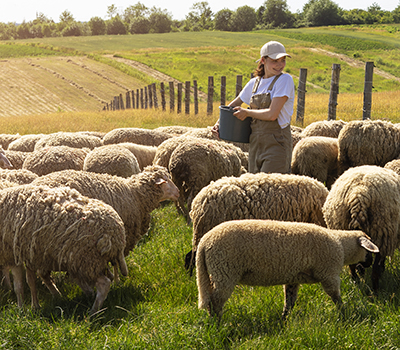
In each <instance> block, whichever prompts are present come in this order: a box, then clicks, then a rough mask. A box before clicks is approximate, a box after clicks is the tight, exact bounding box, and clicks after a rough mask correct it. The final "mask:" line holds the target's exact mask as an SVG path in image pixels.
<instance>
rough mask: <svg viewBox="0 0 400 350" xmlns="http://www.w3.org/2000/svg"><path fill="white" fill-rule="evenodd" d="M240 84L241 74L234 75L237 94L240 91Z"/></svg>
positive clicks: (241, 81)
mask: <svg viewBox="0 0 400 350" xmlns="http://www.w3.org/2000/svg"><path fill="white" fill-rule="evenodd" d="M242 84H243V75H237V76H236V95H235V97H236V96H237V95H239V93H240V91H242Z"/></svg>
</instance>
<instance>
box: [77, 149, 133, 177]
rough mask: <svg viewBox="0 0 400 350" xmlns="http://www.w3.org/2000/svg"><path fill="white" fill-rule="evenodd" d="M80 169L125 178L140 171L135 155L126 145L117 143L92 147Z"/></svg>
mask: <svg viewBox="0 0 400 350" xmlns="http://www.w3.org/2000/svg"><path fill="white" fill-rule="evenodd" d="M81 169H83V170H84V171H91V172H94V173H106V174H110V175H117V176H121V177H125V178H127V177H130V176H132V175H134V174H137V173H139V172H140V168H139V163H138V161H137V159H136V157H135V156H134V155H133V154H132V152H131V151H129V150H128V149H127V148H126V147H123V146H120V145H119V144H110V145H104V146H101V147H97V148H95V149H93V150H92V151H90V152H89V153H88V154H87V155H86V157H85V158H84V161H83V167H82V168H81ZM77 170H79V169H77Z"/></svg>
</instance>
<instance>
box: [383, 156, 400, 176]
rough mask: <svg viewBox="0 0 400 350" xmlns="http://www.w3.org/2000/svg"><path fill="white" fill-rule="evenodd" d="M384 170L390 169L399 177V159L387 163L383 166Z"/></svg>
mask: <svg viewBox="0 0 400 350" xmlns="http://www.w3.org/2000/svg"><path fill="white" fill-rule="evenodd" d="M384 168H385V169H391V170H393V171H394V172H395V173H396V174H398V175H400V159H393V160H391V161H390V162H387V163H386V164H385V166H384Z"/></svg>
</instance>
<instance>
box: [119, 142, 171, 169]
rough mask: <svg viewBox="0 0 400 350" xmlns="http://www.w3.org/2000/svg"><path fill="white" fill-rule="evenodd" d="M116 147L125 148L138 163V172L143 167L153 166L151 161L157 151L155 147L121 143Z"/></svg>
mask: <svg viewBox="0 0 400 350" xmlns="http://www.w3.org/2000/svg"><path fill="white" fill-rule="evenodd" d="M118 145H119V146H122V147H125V148H127V149H128V150H129V151H131V152H132V154H133V155H134V156H135V157H136V159H137V161H138V163H139V168H140V170H143V169H144V168H145V167H147V166H149V165H152V164H153V160H154V157H155V155H156V152H157V149H158V147H156V146H147V145H140V144H138V143H133V142H122V143H118ZM167 166H168V164H167Z"/></svg>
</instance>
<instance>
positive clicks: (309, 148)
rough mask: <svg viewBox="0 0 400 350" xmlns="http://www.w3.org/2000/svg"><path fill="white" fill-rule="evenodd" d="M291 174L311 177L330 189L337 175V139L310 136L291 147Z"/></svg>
mask: <svg viewBox="0 0 400 350" xmlns="http://www.w3.org/2000/svg"><path fill="white" fill-rule="evenodd" d="M292 174H298V175H306V176H310V177H313V178H315V179H317V180H318V181H321V182H322V183H325V185H326V187H327V188H328V189H330V188H331V186H332V184H333V183H334V181H335V180H336V178H337V177H338V139H336V138H333V137H325V136H310V137H306V138H304V139H302V140H301V141H299V142H298V143H297V144H296V146H295V147H294V148H293V155H292Z"/></svg>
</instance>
